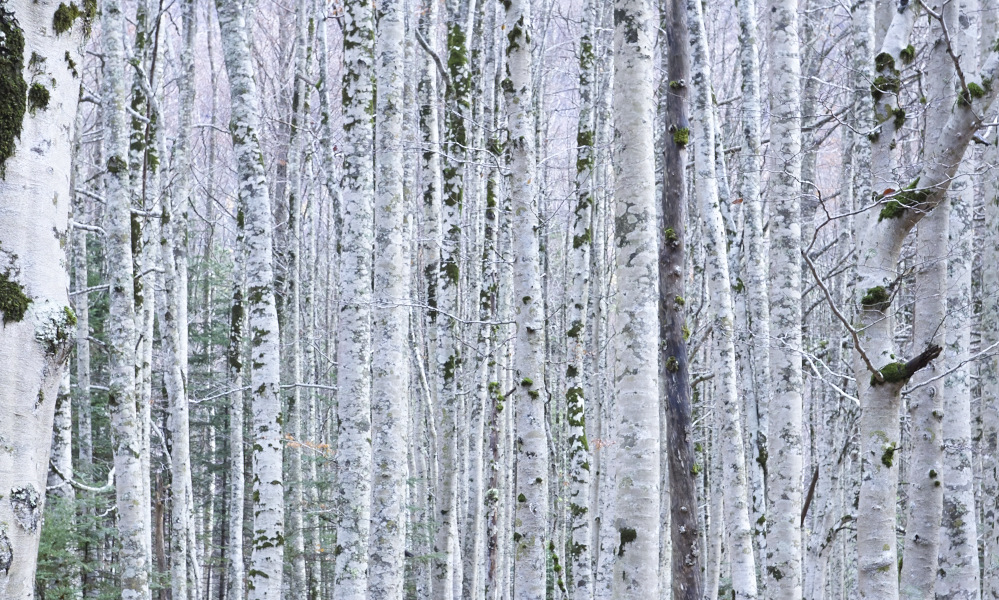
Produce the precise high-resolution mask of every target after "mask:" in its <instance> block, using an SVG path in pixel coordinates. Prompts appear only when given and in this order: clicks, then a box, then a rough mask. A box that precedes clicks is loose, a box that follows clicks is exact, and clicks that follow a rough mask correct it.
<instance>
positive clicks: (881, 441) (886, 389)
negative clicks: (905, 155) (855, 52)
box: [854, 8, 999, 600]
mask: <svg viewBox="0 0 999 600" xmlns="http://www.w3.org/2000/svg"><path fill="white" fill-rule="evenodd" d="M911 10H913V9H911V8H909V9H907V10H903V11H902V12H900V13H896V15H895V17H894V19H893V22H892V25H891V27H889V30H888V35H887V36H886V38H885V45H884V47H883V48H882V52H881V53H879V56H881V58H880V59H879V60H878V61H877V63H878V67H879V69H878V70H879V71H880V72H882V76H884V77H888V76H890V77H896V78H897V77H898V76H899V75H898V71H897V70H896V69H895V65H896V64H900V61H901V53H902V52H903V51H904V50H906V45H905V42H906V41H907V37H908V36H907V35H901V34H899V35H894V34H893V32H894V31H895V30H896V29H899V28H904V27H903V25H904V24H905V23H906V22H911V18H912V17H911V15H908V14H907V13H909V12H910V11H911ZM900 23H901V25H900ZM946 51H947V50H946V44H937V45H935V46H933V47H932V48H931V52H933V53H943V52H946ZM997 71H999V52H996V51H994V50H993V51H991V52H990V53H989V56H988V59H987V60H986V61H985V62H984V67H983V68H982V69H981V70H980V71H979V72H978V73H976V74H975V75H976V77H975V79H976V80H979V79H980V80H982V81H985V80H988V81H991V80H992V79H993V78H994V77H995V76H996V74H997ZM979 88H980V89H981V90H982V91H981V93H980V94H978V93H976V94H975V95H974V96H972V95H971V94H968V96H971V97H968V98H964V97H962V99H961V101H959V102H957V103H955V104H954V105H949V104H947V103H945V104H944V106H942V107H941V108H940V109H939V110H943V111H944V114H945V117H944V119H942V120H945V124H944V125H943V127H942V128H941V129H939V130H938V135H935V136H934V137H933V139H932V140H928V142H927V146H926V148H925V149H924V152H923V161H922V164H923V167H922V169H921V171H920V173H919V177H918V178H916V179H913V180H912V181H911V182H910V183H908V184H905V185H900V186H898V187H899V188H901V189H900V190H898V191H896V192H892V193H890V194H888V195H887V196H885V197H884V198H883V199H882V200H881V201H880V202H879V204H880V205H881V206H882V208H881V209H880V210H876V209H875V210H870V211H867V212H866V213H865V214H864V217H863V220H864V221H865V223H864V224H863V225H862V226H861V227H862V229H861V231H862V233H861V235H860V236H859V238H858V241H859V244H858V251H859V254H858V256H859V261H860V264H859V266H858V270H857V272H858V279H859V281H858V291H857V293H858V294H859V295H860V298H859V301H860V302H859V304H860V305H861V307H862V311H861V313H860V318H859V325H860V327H858V329H857V331H858V344H857V345H858V346H859V348H861V349H862V350H863V352H861V351H860V350H858V351H857V352H856V358H855V361H854V362H855V367H854V370H855V372H856V378H857V384H858V388H859V390H858V391H859V393H860V399H861V407H862V413H861V453H862V454H861V458H862V460H863V470H864V475H863V476H862V478H861V488H860V500H859V508H858V522H857V533H858V555H859V565H858V568H859V580H860V581H859V583H860V592H861V594H863V595H865V596H867V597H869V598H873V599H878V600H880V599H883V598H884V599H893V598H895V597H897V596H898V566H897V559H896V540H895V525H896V523H895V512H896V511H895V497H896V491H897V490H896V488H897V485H898V471H897V468H896V467H894V461H893V457H894V452H895V449H896V448H897V446H898V442H899V431H898V407H899V394H900V391H901V387H902V385H904V383H905V382H906V381H907V380H908V379H909V377H911V376H912V375H913V374H914V373H915V371H916V370H918V368H921V367H922V366H925V362H928V361H919V363H916V364H913V365H909V364H905V363H901V362H900V361H898V359H897V358H896V353H895V349H894V343H893V336H892V333H893V332H892V329H893V327H892V321H893V319H892V317H891V314H890V312H888V309H889V307H890V305H891V302H892V299H893V292H894V288H895V282H894V274H895V273H896V271H897V269H898V260H899V254H900V253H901V247H902V243H903V241H904V240H905V237H906V235H907V234H908V232H909V231H910V230H911V229H912V227H913V226H914V225H915V224H916V223H917V222H918V221H919V220H920V219H921V218H922V217H923V215H925V214H926V213H927V212H928V211H929V210H932V209H933V208H934V207H935V206H936V205H937V204H938V203H939V202H940V198H941V197H942V195H943V193H945V192H946V190H947V187H948V186H949V185H950V182H951V180H952V178H953V176H954V174H955V173H956V171H957V169H958V167H959V166H960V164H961V159H962V157H963V155H964V151H965V149H966V148H967V145H968V143H969V141H970V140H971V136H972V135H973V134H974V132H975V131H977V129H978V127H979V124H980V122H981V117H980V115H982V114H984V113H985V112H986V111H987V110H988V108H989V106H990V105H991V104H992V102H993V100H994V99H995V96H996V93H997V92H999V88H995V87H990V88H988V89H987V90H986V88H981V86H979ZM932 349H933V348H930V349H927V350H926V351H924V352H923V355H922V357H923V358H924V359H925V358H926V357H927V356H931V355H934V354H933V352H930V350H932ZM937 351H939V349H938V348H937Z"/></svg>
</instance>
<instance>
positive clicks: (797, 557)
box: [766, 0, 804, 600]
mask: <svg viewBox="0 0 999 600" xmlns="http://www.w3.org/2000/svg"><path fill="white" fill-rule="evenodd" d="M769 5H770V11H769V12H770V19H771V22H770V52H771V58H770V139H771V140H772V142H771V146H770V148H771V152H773V155H774V163H775V165H774V167H775V169H774V170H775V171H776V174H775V175H774V176H773V177H772V178H771V194H772V197H773V199H774V200H773V207H772V209H771V218H770V236H771V237H770V239H771V244H770V248H771V249H770V321H771V326H772V332H773V333H774V334H775V335H773V336H772V337H771V338H770V385H771V390H770V392H771V396H770V402H769V409H768V413H769V419H770V423H769V427H770V431H769V434H768V437H767V444H768V446H769V452H768V455H769V463H768V465H767V475H768V481H767V486H766V487H767V492H768V495H767V508H768V513H769V517H768V521H769V532H768V536H767V567H766V574H767V583H766V589H767V597H768V598H775V599H780V600H796V599H797V598H800V597H801V592H802V588H801V586H802V566H801V558H802V552H801V548H802V545H801V544H802V538H801V516H800V515H801V493H802V453H803V451H802V441H801V435H802V402H801V395H802V388H803V387H804V382H803V381H802V374H801V349H802V346H801V205H800V196H801V191H802V190H801V150H802V148H801V82H800V78H801V58H800V53H799V49H798V34H799V32H798V0H770V2H769Z"/></svg>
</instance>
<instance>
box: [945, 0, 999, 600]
mask: <svg viewBox="0 0 999 600" xmlns="http://www.w3.org/2000/svg"><path fill="white" fill-rule="evenodd" d="M941 10H942V11H943V14H944V21H945V22H947V29H948V31H949V36H950V39H951V43H952V44H953V47H954V52H955V53H956V54H957V55H958V57H959V58H960V65H961V69H962V70H963V71H964V72H965V73H974V72H975V71H976V70H977V67H978V24H979V19H980V13H979V3H978V0H961V1H959V2H956V3H953V2H952V3H948V5H947V6H943V7H941ZM986 35H989V36H991V37H995V35H996V32H995V31H992V32H986ZM960 93H962V92H961V91H959V92H958V94H960ZM974 154H975V153H974V152H973V151H972V152H969V153H968V156H966V157H965V159H964V162H963V165H962V166H961V168H960V171H961V173H962V176H957V177H955V178H954V180H953V181H952V182H951V184H950V190H949V192H948V195H949V197H950V202H951V210H950V229H949V234H950V244H949V251H950V253H951V255H950V256H949V257H948V258H949V260H948V261H947V290H948V297H947V316H948V320H947V327H946V345H945V346H944V348H945V354H944V361H943V362H944V364H945V365H946V367H947V371H948V373H949V374H948V375H947V377H945V378H944V394H943V437H942V438H941V439H942V442H943V470H942V471H941V477H942V483H943V518H942V522H941V532H940V565H939V570H938V578H937V585H936V591H937V596H938V597H944V598H948V599H951V598H953V599H954V600H977V599H978V598H980V597H981V596H980V594H981V590H980V581H981V579H980V571H979V563H978V528H977V524H978V512H977V511H976V510H975V481H974V479H975V469H974V467H973V457H972V439H971V436H972V430H971V428H972V412H971V366H970V365H969V364H968V361H969V359H970V357H971V326H972V310H973V307H972V304H973V303H972V281H971V271H972V262H973V260H974V248H973V244H972V242H973V238H974V232H975V224H974V208H975V185H974V183H975V182H974V180H973V179H972V175H971V173H973V172H974V171H975V165H976V164H977V161H976V160H975V156H974ZM946 201H947V200H942V202H946ZM986 401H987V400H986ZM992 401H995V399H992Z"/></svg>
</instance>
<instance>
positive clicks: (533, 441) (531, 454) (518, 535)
mask: <svg viewBox="0 0 999 600" xmlns="http://www.w3.org/2000/svg"><path fill="white" fill-rule="evenodd" d="M505 16H506V28H505V31H507V32H508V33H507V46H506V57H507V78H506V79H504V80H503V84H502V85H503V90H504V92H505V106H506V111H507V119H508V127H509V142H508V143H509V144H510V150H509V152H510V167H509V168H510V179H511V181H510V198H511V204H512V211H513V212H512V233H513V260H514V266H513V313H514V318H515V320H516V334H515V338H514V356H513V373H514V388H515V390H516V391H514V393H513V395H512V401H513V402H512V403H513V407H514V409H515V410H516V416H517V424H516V446H515V448H516V454H517V478H516V487H515V488H514V493H515V494H516V502H515V509H514V525H513V548H514V553H513V554H514V566H513V568H514V572H515V573H516V579H515V583H514V598H516V599H517V600H543V599H544V598H545V593H546V585H545V573H546V569H545V562H546V557H547V552H548V543H547V541H548V520H547V515H548V486H549V482H548V438H547V434H546V425H545V396H546V394H547V390H546V389H545V377H544V373H545V365H544V335H545V333H544V332H545V326H544V314H543V312H544V306H543V302H544V299H543V298H542V297H541V294H542V291H541V261H540V256H539V252H540V251H539V242H538V237H537V232H536V231H535V230H536V228H537V224H538V218H537V214H538V200H537V197H536V189H537V188H536V185H537V182H536V181H535V178H536V176H537V164H536V156H535V128H534V115H533V114H532V112H533V111H532V110H531V107H532V106H533V104H534V103H533V100H532V98H533V94H534V89H533V86H534V81H533V73H532V58H531V48H532V46H531V44H532V40H531V38H532V35H533V32H534V28H533V25H532V23H531V3H530V1H529V0H512V1H511V2H510V3H508V4H506V15H505Z"/></svg>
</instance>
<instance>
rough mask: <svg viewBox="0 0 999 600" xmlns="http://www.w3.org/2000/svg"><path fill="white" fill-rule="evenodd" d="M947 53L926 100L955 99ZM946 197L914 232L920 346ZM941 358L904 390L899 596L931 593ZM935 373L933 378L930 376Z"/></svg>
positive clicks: (932, 304) (936, 29) (933, 327)
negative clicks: (905, 457)
mask: <svg viewBox="0 0 999 600" xmlns="http://www.w3.org/2000/svg"><path fill="white" fill-rule="evenodd" d="M931 36H932V38H933V39H935V40H937V41H941V40H940V37H941V29H940V24H939V23H937V22H934V23H933V24H932V26H931ZM953 64H954V63H953V62H952V61H951V60H950V57H949V56H946V55H944V54H942V53H937V54H935V55H933V56H932V57H931V62H929V63H928V64H927V69H926V72H927V76H928V77H927V86H926V96H927V103H928V105H929V106H939V105H940V104H949V103H951V102H953V101H954V91H953V90H954V66H953ZM931 116H932V117H933V120H931V121H930V122H929V123H928V125H929V127H930V128H935V127H939V126H941V125H942V124H943V123H942V122H941V121H940V120H941V118H946V114H945V113H944V112H943V111H939V110H936V111H934V112H932V113H931ZM949 215H950V201H949V200H947V199H945V200H944V201H942V202H941V203H940V205H939V206H937V208H936V209H934V211H933V212H931V213H930V214H929V215H928V216H927V217H926V218H924V219H923V220H922V221H921V222H920V224H919V229H918V232H917V236H916V244H917V253H918V256H919V261H918V264H919V267H918V269H917V271H916V283H915V288H914V290H913V291H914V294H915V297H916V305H915V308H914V315H913V344H914V347H916V348H925V347H926V346H928V345H929V344H937V345H943V342H944V327H945V326H946V324H945V318H946V316H947V254H948V252H949V249H948V246H947V244H948V220H949ZM939 362H940V363H941V364H931V365H930V366H929V367H927V368H926V369H924V370H923V371H922V372H920V373H917V374H916V375H915V376H914V377H913V383H915V384H916V385H919V384H922V385H923V387H921V388H918V389H914V390H913V391H912V393H910V394H909V401H908V402H909V414H910V415H911V418H912V434H911V439H912V450H911V455H910V458H909V465H908V466H909V476H908V480H909V481H908V486H909V487H908V500H909V503H908V506H907V518H906V531H905V548H904V551H903V556H902V559H903V560H902V572H901V579H900V581H899V593H900V597H901V598H903V599H913V600H916V599H921V598H925V599H930V598H934V597H935V592H934V586H935V584H936V580H937V576H938V573H937V563H938V556H939V550H940V519H941V514H942V510H943V488H942V487H941V482H942V480H941V476H942V475H941V474H942V473H943V469H942V464H943V446H942V445H941V443H940V442H941V440H942V438H943V428H942V425H941V422H942V417H943V409H944V406H943V403H944V382H943V379H940V378H939V377H940V375H941V374H942V373H943V372H944V371H945V365H943V364H942V363H943V361H939ZM934 379H936V381H932V380H934Z"/></svg>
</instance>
